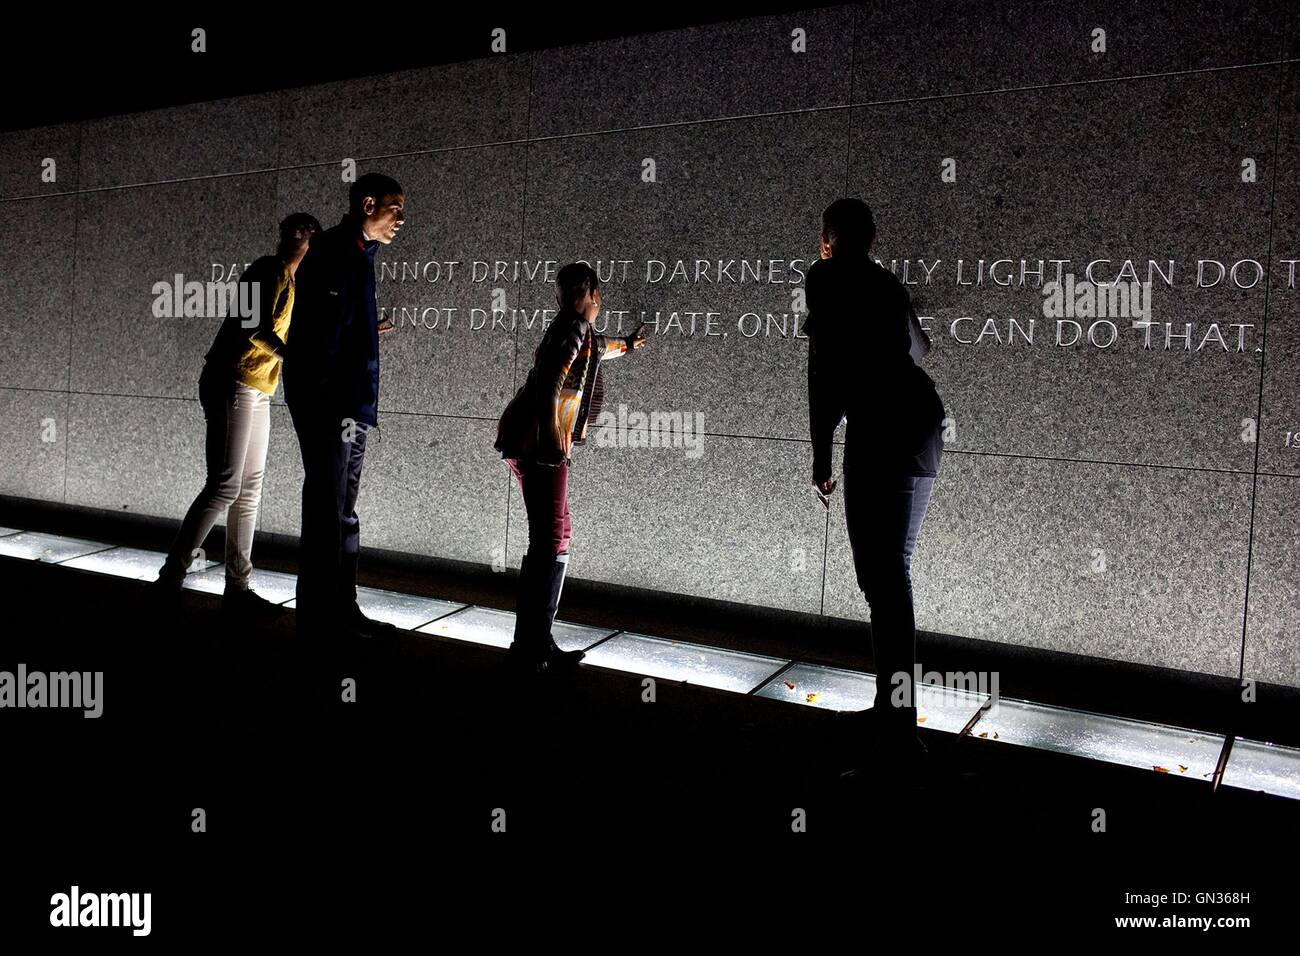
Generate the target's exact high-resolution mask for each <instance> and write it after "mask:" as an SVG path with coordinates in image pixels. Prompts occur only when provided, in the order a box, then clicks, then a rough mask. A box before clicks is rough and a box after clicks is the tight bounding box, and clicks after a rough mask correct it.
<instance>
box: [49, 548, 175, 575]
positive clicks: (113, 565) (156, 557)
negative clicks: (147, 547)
mask: <svg viewBox="0 0 1300 956" xmlns="http://www.w3.org/2000/svg"><path fill="white" fill-rule="evenodd" d="M166 559H167V555H165V554H163V553H162V552H161V551H143V550H141V549H140V548H109V549H108V550H107V551H97V552H95V553H94V554H87V555H85V556H83V557H80V558H73V559H71V560H70V561H62V562H60V563H61V564H62V565H63V566H64V567H65V568H77V569H78V570H80V571H94V572H95V573H96V574H111V575H113V577H116V578H133V579H134V580H136V581H156V580H158V569H159V568H160V567H162V563H163V561H165V560H166Z"/></svg>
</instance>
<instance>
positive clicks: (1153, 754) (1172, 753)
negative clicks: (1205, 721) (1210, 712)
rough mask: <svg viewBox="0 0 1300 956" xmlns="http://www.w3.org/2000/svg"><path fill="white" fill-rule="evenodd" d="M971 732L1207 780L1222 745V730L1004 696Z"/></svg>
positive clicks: (1129, 765) (1005, 740)
mask: <svg viewBox="0 0 1300 956" xmlns="http://www.w3.org/2000/svg"><path fill="white" fill-rule="evenodd" d="M972 735H973V736H976V737H985V738H987V739H990V740H1000V741H1002V742H1003V743H1009V744H1018V745H1020V746H1023V747H1035V748H1037V749H1039V750H1054V751H1057V752H1058V753H1067V754H1073V755H1075V756H1078V757H1087V758H1089V759H1090V760H1102V761H1105V762H1106V763H1114V764H1123V765H1124V766H1128V767H1140V768H1142V769H1144V770H1155V771H1156V772H1167V773H1170V774H1173V775H1174V776H1180V777H1191V778H1192V779H1194V780H1204V781H1206V782H1207V783H1208V782H1209V781H1210V779H1211V778H1212V777H1213V775H1214V767H1215V765H1216V764H1217V763H1218V760H1219V752H1220V751H1221V750H1222V749H1223V735H1222V734H1208V733H1201V732H1200V731H1196V730H1185V729H1183V728H1180V727H1166V726H1164V725H1163V724H1148V723H1143V722H1141V721H1137V720H1125V719H1124V718H1121V717H1109V716H1106V715H1103V714H1091V713H1087V712H1084V711H1077V710H1065V709H1063V708H1060V707H1047V706H1044V705H1042V704H1033V703H1030V702H1028V701H1023V700H1006V699H1003V700H1002V701H1000V702H999V704H998V707H997V708H996V711H995V712H991V713H988V714H985V715H984V716H983V717H981V718H980V721H979V723H977V724H976V725H975V728H974V730H973V731H972ZM1157 768H1160V769H1157Z"/></svg>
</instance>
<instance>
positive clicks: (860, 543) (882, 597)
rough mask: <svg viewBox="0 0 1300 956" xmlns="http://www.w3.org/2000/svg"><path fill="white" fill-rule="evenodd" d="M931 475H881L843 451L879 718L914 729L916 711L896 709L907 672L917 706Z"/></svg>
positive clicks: (910, 696)
mask: <svg viewBox="0 0 1300 956" xmlns="http://www.w3.org/2000/svg"><path fill="white" fill-rule="evenodd" d="M934 481H935V479H934V478H933V477H921V476H914V475H902V474H896V473H890V472H887V471H885V472H882V471H881V470H880V469H879V465H878V463H877V462H873V461H872V460H871V459H869V458H867V459H863V460H860V461H858V460H854V459H853V457H852V453H851V449H849V448H847V447H846V449H845V461H844V517H845V521H846V522H847V524H848V531H849V544H850V546H851V547H852V549H853V565H854V568H855V570H856V572H857V577H858V587H859V588H861V589H862V592H863V594H864V595H865V596H866V598H867V603H868V604H869V605H870V607H871V647H872V656H873V657H874V658H875V663H876V701H875V706H876V707H877V708H882V709H881V710H879V711H878V713H879V714H880V716H881V717H882V718H884V719H885V720H889V721H891V722H894V721H896V719H897V718H899V717H903V718H905V720H906V722H907V723H908V724H909V725H910V728H911V729H912V730H914V729H915V712H914V711H911V710H908V711H900V710H898V709H897V708H895V707H893V706H891V704H890V694H891V693H892V692H893V690H894V688H895V687H896V686H899V685H898V684H895V683H894V680H893V678H894V675H896V674H901V675H904V676H903V677H902V684H904V685H905V686H906V688H907V697H906V698H905V700H907V701H910V704H908V705H907V706H909V707H911V708H914V707H915V706H916V698H915V692H916V688H915V687H914V686H913V685H914V680H913V668H914V666H915V664H916V616H915V612H914V609H913V605H912V574H911V571H912V550H913V548H915V546H916V538H917V535H918V534H920V531H921V524H922V522H923V521H924V520H925V513H926V509H927V508H928V507H929V504H930V494H931V492H932V491H933V489H934Z"/></svg>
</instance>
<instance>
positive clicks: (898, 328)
mask: <svg viewBox="0 0 1300 956" xmlns="http://www.w3.org/2000/svg"><path fill="white" fill-rule="evenodd" d="M875 237H876V225H875V222H874V221H873V220H872V217H871V210H870V208H868V206H867V204H866V203H864V202H862V201H861V200H858V199H839V200H836V201H835V202H834V203H832V204H831V205H830V206H829V207H828V208H827V209H826V211H825V213H823V215H822V234H821V255H822V258H821V260H820V261H818V262H815V263H813V265H812V267H811V268H810V269H809V270H808V275H807V279H806V283H807V285H806V294H807V303H808V320H807V322H806V323H805V324H804V329H805V331H806V333H807V335H808V410H809V426H810V432H811V437H812V446H813V476H812V478H813V486H814V488H815V489H816V491H817V495H818V497H819V498H820V500H821V502H822V504H824V505H825V506H826V507H828V508H829V507H830V496H831V494H832V493H833V492H834V491H835V482H834V481H833V480H832V478H831V441H832V439H833V437H834V435H835V429H836V428H837V427H838V426H839V423H840V421H841V420H842V419H847V422H848V424H847V425H846V426H845V433H844V517H845V520H846V522H847V524H848V532H849V542H850V545H851V547H852V549H853V565H854V568H855V570H856V573H857V578H858V586H859V587H860V588H861V589H862V592H863V594H864V595H865V596H866V599H867V602H868V603H869V605H870V607H871V645H872V656H873V657H874V659H875V663H876V700H875V706H874V707H873V708H871V709H870V710H867V711H861V712H859V713H858V714H856V715H854V716H853V717H851V718H849V719H850V721H851V722H853V723H855V724H859V723H860V724H862V725H863V729H868V728H870V729H871V730H873V731H874V732H875V736H876V739H877V740H878V741H879V742H880V743H881V744H882V745H883V746H884V748H885V749H886V751H887V752H889V753H891V754H894V755H897V756H901V757H916V756H919V755H920V754H922V753H924V751H925V748H924V746H923V745H922V744H921V741H920V739H919V738H918V737H917V735H916V698H915V692H916V688H915V687H914V686H913V684H914V681H913V674H912V672H913V668H914V666H915V663H916V618H915V615H914V611H913V606H912V579H911V561H912V549H913V547H914V546H915V544H916V537H917V535H918V534H919V533H920V530H921V523H922V521H923V520H924V518H925V512H926V508H927V506H928V505H929V501H930V493H931V491H932V489H933V487H934V481H935V478H936V477H937V476H938V474H939V460H940V457H941V455H942V453H943V434H942V432H943V424H942V423H943V419H944V417H945V411H944V407H943V402H942V401H941V400H940V398H939V393H938V392H937V391H936V389H935V387H934V382H933V381H932V380H931V379H930V376H929V375H927V374H926V373H925V372H924V371H923V370H922V369H921V367H920V366H919V365H918V364H917V360H919V359H920V358H921V357H923V356H924V355H925V353H926V352H927V351H929V347H930V340H929V337H928V336H926V334H925V332H924V331H923V330H922V329H921V326H920V322H919V321H918V320H917V318H916V313H915V311H914V310H913V309H912V304H911V300H910V298H909V296H908V294H907V290H906V289H905V288H904V287H903V284H902V283H901V282H899V280H898V279H897V277H895V276H894V275H893V273H891V272H889V271H888V270H886V269H884V268H882V267H881V266H879V265H878V264H877V263H876V262H875V261H874V260H873V259H872V258H871V255H870V253H871V247H872V245H873V244H874V242H875Z"/></svg>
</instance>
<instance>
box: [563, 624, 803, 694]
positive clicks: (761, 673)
mask: <svg viewBox="0 0 1300 956" xmlns="http://www.w3.org/2000/svg"><path fill="white" fill-rule="evenodd" d="M583 663H584V664H591V665H593V666H595V667H608V668H610V669H612V670H618V671H628V672H630V673H633V674H646V675H648V676H650V677H658V678H659V679H661V680H671V681H684V682H686V683H690V684H699V685H701V686H703V687H714V688H717V689H718V690H730V691H735V692H736V693H739V694H746V693H749V691H750V690H751V689H753V688H755V687H757V686H759V685H760V684H762V683H763V682H765V681H766V680H767V679H768V678H769V677H771V676H772V675H773V674H774V673H776V671H777V670H778V669H779V668H781V667H784V666H785V665H786V664H787V663H788V661H785V660H781V659H780V658H776V657H763V656H762V655H759V654H745V653H743V652H741V651H729V650H723V649H721V648H717V647H706V646H704V645H702V644H686V643H683V642H680V641H669V640H665V639H664V638H661V637H650V636H649V635H646V634H619V635H616V636H615V637H611V638H610V639H609V640H608V641H605V643H603V644H601V645H600V646H599V647H596V648H593V649H592V650H591V651H589V652H588V654H587V656H586V658H585V659H584V660H583Z"/></svg>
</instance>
